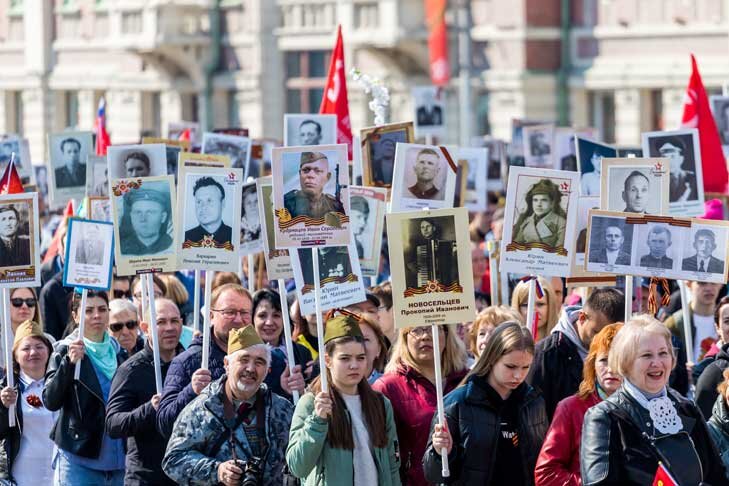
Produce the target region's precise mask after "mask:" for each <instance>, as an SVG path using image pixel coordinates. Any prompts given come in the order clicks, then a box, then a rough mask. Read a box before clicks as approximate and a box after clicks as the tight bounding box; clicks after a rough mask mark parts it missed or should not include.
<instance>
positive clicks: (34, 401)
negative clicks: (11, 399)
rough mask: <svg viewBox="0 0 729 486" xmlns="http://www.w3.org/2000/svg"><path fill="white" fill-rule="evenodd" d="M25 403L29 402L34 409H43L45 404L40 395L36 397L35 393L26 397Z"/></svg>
mask: <svg viewBox="0 0 729 486" xmlns="http://www.w3.org/2000/svg"><path fill="white" fill-rule="evenodd" d="M25 401H26V402H28V405H30V406H31V407H33V408H41V407H42V406H43V402H42V401H41V399H40V397H39V396H38V395H34V394H33V393H31V394H29V395H28V396H27V397H25Z"/></svg>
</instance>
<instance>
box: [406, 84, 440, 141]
mask: <svg viewBox="0 0 729 486" xmlns="http://www.w3.org/2000/svg"><path fill="white" fill-rule="evenodd" d="M412 95H413V106H414V107H415V113H414V115H415V135H416V136H417V137H423V136H426V135H442V134H443V133H444V132H445V91H444V90H443V89H442V88H439V87H437V86H416V87H414V88H413V89H412Z"/></svg>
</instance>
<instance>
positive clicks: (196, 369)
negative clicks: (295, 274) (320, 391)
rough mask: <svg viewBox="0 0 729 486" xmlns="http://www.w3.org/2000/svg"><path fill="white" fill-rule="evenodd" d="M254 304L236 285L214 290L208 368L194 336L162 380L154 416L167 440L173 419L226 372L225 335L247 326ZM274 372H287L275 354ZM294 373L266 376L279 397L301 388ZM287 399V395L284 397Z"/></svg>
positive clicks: (301, 381) (300, 378)
mask: <svg viewBox="0 0 729 486" xmlns="http://www.w3.org/2000/svg"><path fill="white" fill-rule="evenodd" d="M252 307H253V301H252V299H251V295H250V294H249V293H248V291H247V290H246V289H245V288H243V287H242V286H241V285H238V284H233V283H230V284H224V285H221V286H220V287H218V288H216V289H215V290H214V291H213V293H212V295H211V297H210V322H211V324H212V328H211V330H210V354H209V361H208V369H207V370H204V369H202V368H201V367H200V365H201V363H202V351H203V349H202V336H201V335H199V336H196V337H195V338H194V339H193V341H192V344H190V347H189V348H187V350H186V351H185V352H184V353H182V354H180V355H179V356H177V357H176V358H175V359H174V360H173V361H172V364H171V365H170V370H169V373H168V374H167V378H166V379H165V387H164V393H163V395H162V401H161V402H160V406H159V409H158V413H157V429H158V430H159V431H160V433H161V434H162V435H164V436H165V437H169V435H170V433H171V432H172V426H173V425H174V423H175V419H177V416H178V415H179V414H180V412H182V409H183V408H185V406H186V405H187V404H188V403H190V402H191V401H192V400H193V399H194V398H195V397H196V396H197V395H199V394H200V392H202V391H203V389H205V387H207V386H208V385H209V384H210V383H211V382H212V381H214V380H217V379H218V378H220V377H221V376H223V374H224V373H225V368H224V365H223V359H224V358H225V355H226V354H227V352H228V336H229V334H230V332H231V331H232V330H234V329H240V328H242V327H246V326H250V325H251V322H252V315H251V309H252ZM271 368H272V369H273V370H284V369H287V367H286V364H285V359H284V357H283V355H282V354H281V353H280V352H279V351H274V353H273V355H272V359H271ZM294 369H295V372H294V373H291V374H289V373H285V372H276V371H274V372H273V373H270V374H268V375H267V376H266V384H267V385H268V387H269V388H270V389H271V390H272V391H274V392H276V393H279V394H284V395H291V390H292V389H301V388H302V387H303V386H304V377H303V375H302V374H301V370H300V368H299V367H296V368H294ZM287 398H288V396H287Z"/></svg>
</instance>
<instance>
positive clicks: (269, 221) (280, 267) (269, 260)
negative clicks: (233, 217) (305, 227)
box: [256, 176, 294, 280]
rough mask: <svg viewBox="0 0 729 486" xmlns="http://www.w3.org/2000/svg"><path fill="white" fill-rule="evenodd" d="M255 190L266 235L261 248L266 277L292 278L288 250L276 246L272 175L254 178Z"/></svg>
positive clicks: (262, 227)
mask: <svg viewBox="0 0 729 486" xmlns="http://www.w3.org/2000/svg"><path fill="white" fill-rule="evenodd" d="M256 192H257V193H258V209H259V210H260V212H261V215H260V218H261V230H262V232H263V234H265V235H266V237H265V238H263V250H264V255H265V257H266V271H267V273H268V278H269V279H271V280H275V279H279V278H293V276H294V270H293V269H292V268H291V257H290V255H289V251H288V250H287V249H285V248H281V249H278V248H276V237H275V236H274V232H275V230H274V226H275V223H274V217H273V182H272V177H271V176H268V177H259V178H258V179H256Z"/></svg>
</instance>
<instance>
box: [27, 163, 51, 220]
mask: <svg viewBox="0 0 729 486" xmlns="http://www.w3.org/2000/svg"><path fill="white" fill-rule="evenodd" d="M33 173H34V175H35V181H36V183H35V187H36V189H37V191H38V195H39V202H40V203H41V204H42V205H43V206H44V207H45V206H47V205H48V199H49V198H48V167H47V166H46V164H43V165H33ZM31 192H32V191H31ZM46 210H47V208H46Z"/></svg>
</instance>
